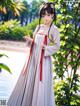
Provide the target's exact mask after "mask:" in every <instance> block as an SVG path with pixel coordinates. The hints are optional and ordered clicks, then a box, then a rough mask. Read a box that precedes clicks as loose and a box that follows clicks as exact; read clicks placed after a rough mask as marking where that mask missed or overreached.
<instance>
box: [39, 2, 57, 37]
mask: <svg viewBox="0 0 80 106" xmlns="http://www.w3.org/2000/svg"><path fill="white" fill-rule="evenodd" d="M46 12H47V13H48V14H53V15H54V16H53V17H52V18H53V20H52V23H53V21H54V20H56V12H55V4H54V3H52V2H47V3H44V4H42V7H41V8H40V12H39V28H38V30H39V29H40V23H41V18H42V17H43V16H44V15H45V14H46ZM52 23H51V25H50V28H51V26H52ZM50 28H49V31H50ZM49 31H48V35H49Z"/></svg>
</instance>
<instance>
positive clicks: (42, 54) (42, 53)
mask: <svg viewBox="0 0 80 106" xmlns="http://www.w3.org/2000/svg"><path fill="white" fill-rule="evenodd" d="M43 44H45V45H47V36H45V38H44V42H43ZM44 51H45V50H43V49H42V51H41V58H40V81H42V68H43V58H44Z"/></svg>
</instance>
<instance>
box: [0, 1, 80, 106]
mask: <svg viewBox="0 0 80 106" xmlns="http://www.w3.org/2000/svg"><path fill="white" fill-rule="evenodd" d="M48 1H51V2H53V3H54V4H55V8H56V14H57V17H56V19H55V20H54V24H55V25H57V26H58V28H59V31H60V50H59V51H58V52H57V53H55V54H53V65H54V67H53V72H54V73H55V74H54V77H53V80H54V91H55V101H56V106H80V1H79V0H48ZM43 2H44V1H43V0H38V1H37V0H33V1H32V2H31V3H29V2H28V1H26V0H0V40H1V41H2V40H3V41H4V40H7V41H14V42H15V41H16V42H18V41H20V42H25V40H24V36H30V37H33V31H34V30H35V27H36V25H37V24H38V21H39V20H38V19H39V7H40V5H41V4H42V3H43ZM3 56H6V54H5V52H4V53H3V54H1V53H0V58H2V57H3ZM6 57H7V56H6ZM2 69H5V70H6V71H8V72H10V73H11V72H12V71H11V69H9V67H8V66H6V65H5V64H4V63H1V62H0V70H2Z"/></svg>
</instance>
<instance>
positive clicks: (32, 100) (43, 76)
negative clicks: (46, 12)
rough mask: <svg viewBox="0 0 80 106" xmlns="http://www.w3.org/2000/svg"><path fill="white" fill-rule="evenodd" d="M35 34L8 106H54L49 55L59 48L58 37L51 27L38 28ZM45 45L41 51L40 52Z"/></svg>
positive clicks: (54, 27)
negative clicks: (26, 60)
mask: <svg viewBox="0 0 80 106" xmlns="http://www.w3.org/2000/svg"><path fill="white" fill-rule="evenodd" d="M38 27H39V26H37V27H36V29H35V31H34V39H33V41H32V44H31V46H30V54H29V59H28V62H27V63H25V66H24V68H23V70H22V72H21V74H20V76H19V79H18V81H17V83H16V86H15V88H14V90H13V92H12V94H11V96H10V98H9V100H8V106H55V99H54V91H53V81H52V76H53V74H52V58H51V56H52V54H54V53H56V52H57V51H58V49H59V48H60V33H59V30H58V28H57V27H56V26H55V25H54V24H53V25H52V26H51V29H50V33H49V36H48V30H49V28H48V27H47V26H46V25H44V24H41V25H40V28H39V30H38V31H37V29H38ZM43 45H44V49H43Z"/></svg>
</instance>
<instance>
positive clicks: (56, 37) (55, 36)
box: [44, 27, 60, 56]
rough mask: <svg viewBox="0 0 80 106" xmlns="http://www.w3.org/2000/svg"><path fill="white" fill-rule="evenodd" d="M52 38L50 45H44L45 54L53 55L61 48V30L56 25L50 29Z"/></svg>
mask: <svg viewBox="0 0 80 106" xmlns="http://www.w3.org/2000/svg"><path fill="white" fill-rule="evenodd" d="M50 33H51V34H50V35H51V40H50V44H49V45H47V46H46V45H45V46H44V48H45V49H44V50H45V52H44V56H51V55H52V54H54V53H56V52H57V51H58V49H59V48H60V32H59V29H58V28H57V27H54V28H52V29H51V31H50Z"/></svg>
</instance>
